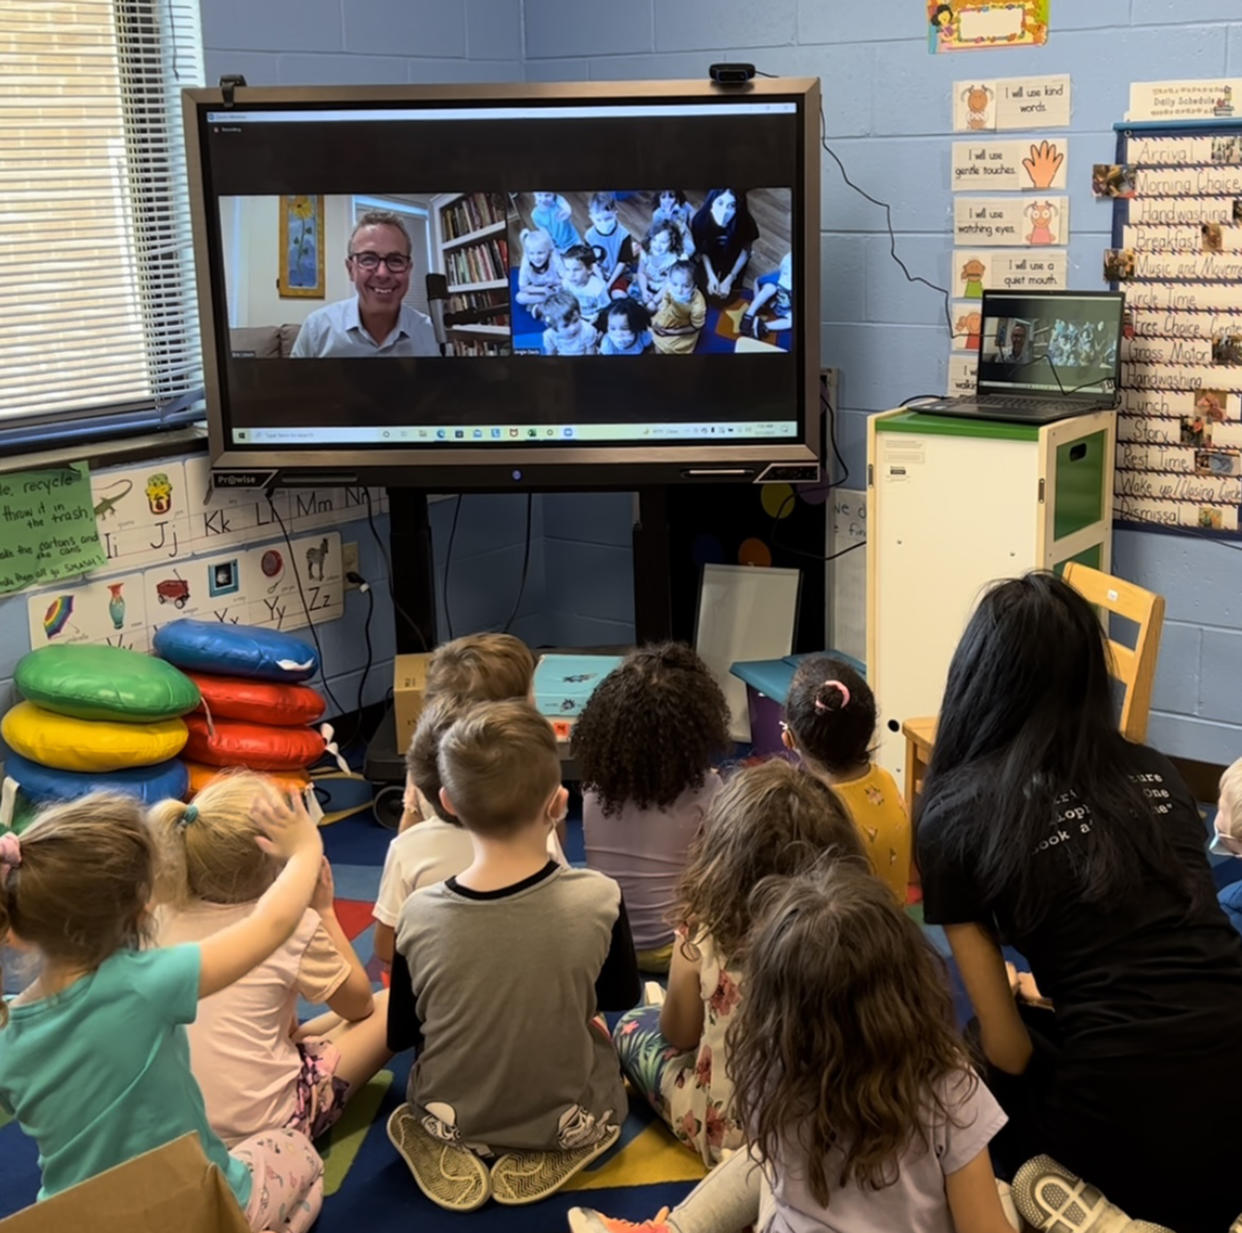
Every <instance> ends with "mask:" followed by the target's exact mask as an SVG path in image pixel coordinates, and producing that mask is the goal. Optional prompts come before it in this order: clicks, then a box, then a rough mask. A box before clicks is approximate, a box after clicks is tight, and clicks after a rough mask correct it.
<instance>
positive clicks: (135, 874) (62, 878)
mask: <svg viewBox="0 0 1242 1233" xmlns="http://www.w3.org/2000/svg"><path fill="white" fill-rule="evenodd" d="M252 808H253V816H254V819H255V822H256V823H257V830H256V832H255V834H256V836H257V838H255V839H252V841H251V842H252V843H255V844H257V845H258V846H257V847H256V848H255V849H254V858H255V860H256V861H257V860H258V859H259V858H260V856H261V855H262V853H266V854H267V855H269V856H273V857H276V858H278V859H280V860H283V862H284V864H283V867H282V868H281V870H280V873H279V874H278V876H277V877H276V880H275V881H274V882H273V883H272V884H271V886H270V887H269V888H268V889H267V891H266V892H265V893H264V894H263V896H262V897H261V898H260V899H259V901H258V902H257V903H256V904H254V905H253V907H252V909H251V911H250V913H249V914H248V915H247V916H245V917H243V918H242V919H240V920H238V921H236V922H234V923H233V924H232V925H230V926H228V928H226V929H222V930H221V931H220V932H219V933H216V934H213V935H212V936H211V937H209V938H207V939H206V940H205V941H203V942H201V943H199V944H197V945H188V946H175V947H173V948H171V949H169V950H144V949H143V945H144V943H145V942H146V941H147V938H148V936H149V934H150V928H151V918H150V910H149V905H150V903H151V901H152V897H153V896H154V894H155V880H156V870H157V868H158V856H157V852H156V845H155V841H154V838H153V836H152V834H151V829H150V825H149V824H148V822H147V819H146V817H145V816H144V814H143V809H142V805H141V804H140V803H139V802H138V801H137V800H136V799H135V798H134V797H130V796H121V795H118V794H113V793H104V792H96V793H92V794H91V795H89V796H84V797H81V798H80V799H78V800H76V801H73V802H72V803H71V804H65V805H57V806H55V807H53V808H51V809H48V810H47V811H46V812H44V813H43V814H41V815H40V816H39V818H37V819H36V820H35V821H34V822H33V823H32V824H31V825H30V826H29V827H28V828H27V830H26V831H25V833H24V834H23V835H22V836H21V838H20V839H19V838H18V836H17V835H15V834H12V833H9V834H5V835H4V836H0V936H4V937H5V940H6V941H7V943H8V944H9V945H10V946H12V947H14V948H16V949H17V950H19V951H22V952H26V953H28V954H29V955H30V956H31V957H32V958H37V959H38V962H39V968H38V976H37V977H36V978H35V980H34V981H33V982H32V983H31V984H30V985H28V986H27V987H26V988H25V989H24V990H23V991H22V992H21V993H20V994H18V996H17V997H16V998H14V999H13V1001H12V1002H11V1003H10V1004H9V1005H8V1006H4V1005H3V1003H0V1024H3V1028H2V1029H0V1108H3V1109H4V1110H5V1111H6V1112H7V1113H9V1114H11V1115H13V1116H15V1117H16V1118H17V1121H18V1123H19V1124H20V1125H21V1128H22V1130H23V1131H24V1132H25V1133H26V1134H28V1135H29V1136H30V1137H31V1138H33V1139H35V1140H36V1142H37V1143H38V1145H39V1163H40V1167H41V1169H42V1172H43V1185H42V1188H41V1189H40V1191H39V1197H40V1198H48V1197H49V1196H51V1195H54V1194H57V1193H59V1192H60V1191H62V1190H66V1189H68V1188H69V1187H70V1186H73V1185H76V1184H77V1183H78V1182H83V1181H86V1179H87V1178H90V1177H95V1176H96V1175H97V1174H100V1173H103V1172H104V1171H105V1170H107V1169H111V1168H112V1167H113V1166H114V1165H119V1164H123V1163H124V1162H125V1161H127V1160H131V1159H132V1158H133V1157H135V1156H139V1155H141V1154H142V1153H143V1152H148V1151H151V1150H152V1149H154V1148H157V1147H162V1146H163V1145H164V1144H166V1143H171V1142H172V1141H173V1140H174V1139H177V1138H180V1137H181V1136H182V1135H184V1134H194V1135H197V1136H198V1140H199V1142H200V1143H201V1145H202V1147H203V1151H204V1152H205V1153H206V1155H207V1158H208V1160H210V1161H211V1162H212V1164H214V1165H215V1166H216V1167H217V1168H218V1169H219V1170H220V1172H221V1173H222V1174H223V1175H224V1179H225V1181H226V1182H227V1183H228V1186H229V1188H230V1189H231V1190H232V1192H233V1195H234V1197H235V1198H236V1199H237V1202H238V1204H239V1205H240V1206H241V1208H242V1210H243V1211H244V1212H245V1213H246V1219H247V1221H248V1223H249V1224H250V1227H251V1228H252V1229H255V1230H273V1231H274V1233H285V1231H288V1233H303V1230H306V1229H309V1228H310V1226H311V1225H312V1224H313V1223H314V1221H315V1218H316V1217H317V1216H318V1214H319V1208H320V1206H321V1204H322V1202H323V1177H322V1173H323V1162H322V1161H321V1160H320V1159H319V1156H318V1155H317V1154H316V1152H315V1149H314V1148H313V1147H312V1146H311V1142H310V1140H309V1139H308V1138H307V1137H306V1136H305V1135H303V1134H301V1133H300V1132H298V1131H294V1130H289V1129H285V1130H277V1129H271V1130H268V1131H266V1132H265V1133H262V1134H259V1135H256V1136H254V1137H253V1138H251V1139H247V1140H246V1141H245V1142H243V1143H239V1144H238V1145H237V1146H236V1147H235V1148H234V1149H233V1151H232V1152H231V1153H230V1152H229V1151H228V1149H226V1148H225V1146H224V1144H223V1143H222V1142H221V1141H220V1139H219V1137H218V1136H217V1135H216V1133H215V1131H213V1130H212V1129H211V1127H210V1126H209V1125H208V1123H207V1115H206V1113H205V1112H204V1109H203V1097H202V1093H201V1092H200V1091H199V1087H198V1084H197V1083H196V1082H195V1080H194V1076H193V1074H192V1073H191V1072H190V1054H189V1046H188V1044H187V1042H186V1035H185V1024H187V1023H193V1022H194V1019H195V1017H196V1016H197V1014H198V1011H199V1001H200V999H205V998H209V997H210V996H211V995H212V994H214V993H218V992H219V991H220V990H222V989H226V988H228V986H229V985H231V984H232V983H233V982H234V981H236V980H239V979H240V978H241V977H243V976H244V975H245V974H246V973H247V972H249V971H250V970H251V969H252V968H254V967H256V966H257V965H258V964H260V963H262V962H263V961H264V960H265V959H266V958H267V957H268V956H269V955H271V954H272V953H273V951H275V950H277V949H278V948H279V947H280V946H282V945H283V944H284V942H285V941H286V940H287V939H288V938H289V936H290V935H291V934H292V933H293V931H294V930H295V929H296V928H297V926H298V923H299V922H300V921H301V920H302V917H303V913H304V912H305V910H306V907H307V905H308V904H309V903H310V899H311V894H312V892H313V891H314V889H315V883H316V881H317V879H318V877H319V870H320V863H321V861H322V859H323V844H322V842H321V841H320V837H319V831H318V829H317V828H316V826H315V824H314V822H312V821H311V819H310V817H309V816H308V814H307V812H306V809H305V807H304V806H303V804H302V802H301V799H300V797H295V798H294V799H293V802H292V804H290V803H289V802H287V801H283V800H281V799H279V798H276V797H275V796H274V794H272V793H270V792H265V793H262V794H260V795H259V796H258V797H257V799H255V800H254V801H253V802H252Z"/></svg>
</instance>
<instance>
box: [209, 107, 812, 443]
mask: <svg viewBox="0 0 1242 1233" xmlns="http://www.w3.org/2000/svg"><path fill="white" fill-rule="evenodd" d="M203 136H204V143H205V147H206V157H207V159H208V161H209V164H210V174H209V176H208V177H206V178H207V179H208V180H209V182H210V185H211V188H212V191H213V193H214V198H215V216H216V220H217V225H218V235H217V236H216V237H214V239H215V243H214V252H213V279H214V285H215V297H214V298H215V309H216V314H217V322H216V326H217V328H216V339H217V348H218V351H220V352H221V353H222V361H223V362H222V366H221V367H222V375H223V382H222V385H223V393H224V401H225V403H226V406H227V412H228V415H229V417H230V419H231V421H232V423H233V424H235V425H246V424H263V423H268V422H271V420H272V418H273V416H274V415H276V414H277V413H278V407H280V406H285V405H287V404H288V403H290V402H296V403H297V405H298V406H299V408H300V418H301V420H302V421H303V422H305V423H308V424H316V423H317V424H334V423H340V422H344V423H349V422H351V420H358V419H365V420H366V421H368V422H375V421H376V420H377V417H378V418H379V419H385V418H387V419H388V420H391V422H393V423H406V422H410V421H411V416H412V414H413V415H415V416H416V418H417V419H418V421H419V422H422V421H424V420H425V421H426V422H429V423H438V422H443V423H454V422H470V421H472V420H478V419H480V418H483V413H484V412H485V411H486V412H487V413H488V414H489V415H490V416H491V417H492V418H495V417H494V412H495V409H496V405H497V401H498V400H503V402H504V404H505V409H506V411H507V413H508V414H507V415H506V417H505V418H512V419H515V420H517V421H519V422H525V421H527V420H529V421H530V422H534V423H538V422H542V421H545V420H546V421H553V420H558V419H567V418H572V419H574V420H583V421H591V420H595V421H598V422H601V423H605V422H614V421H618V420H623V419H626V418H630V419H633V418H635V417H638V418H641V419H642V420H670V421H671V420H686V419H693V418H697V417H702V416H703V415H704V407H707V408H710V410H711V412H712V414H713V418H715V419H719V420H722V421H727V420H729V419H736V420H753V419H755V418H756V417H757V416H765V415H767V416H773V417H776V418H780V419H793V418H799V417H798V416H797V415H796V414H795V410H796V408H797V404H798V401H799V398H800V388H799V387H800V372H799V363H798V354H799V351H800V342H799V339H800V337H801V329H802V328H803V324H804V323H803V321H802V320H801V307H802V300H803V295H804V290H805V289H804V288H803V287H802V286H801V285H800V284H801V282H802V265H801V261H802V255H801V254H800V253H799V252H798V251H797V248H798V245H797V243H796V239H795V237H796V236H798V235H799V234H800V227H801V215H800V211H801V208H802V203H801V201H800V200H799V192H798V190H797V189H796V188H795V185H798V184H800V182H801V181H800V173H801V167H800V158H799V149H800V146H799V143H800V140H801V122H800V119H799V117H798V116H797V115H796V114H794V113H793V112H792V111H785V112H783V113H780V114H771V115H758V116H753V117H751V116H747V117H746V118H739V117H737V116H723V115H722V116H717V115H714V114H710V113H709V114H698V115H688V116H680V115H667V116H654V117H650V116H649V117H644V118H642V119H637V120H629V121H624V122H623V121H620V120H617V119H612V118H600V117H594V116H586V117H584V118H577V119H573V120H563V119H555V120H544V119H533V120H529V121H522V122H518V123H513V122H506V123H503V124H502V123H499V122H498V123H489V122H488V121H487V120H486V119H485V118H481V119H479V120H477V121H476V120H470V121H466V122H458V123H456V124H449V123H447V122H443V123H442V122H439V121H415V122H392V121H388V122H381V121H375V120H365V121H364V120H359V121H356V122H342V121H340V120H335V121H333V122H327V123H315V122H313V121H305V122H301V123H270V122H269V123H251V122H250V121H249V120H247V119H246V118H245V117H243V118H241V119H240V120H239V121H238V122H237V123H236V124H230V123H223V122H219V123H216V122H212V123H206V122H205V131H204V134H203ZM450 136H451V138H452V141H451V142H446V139H447V138H449V137H450ZM379 148H382V149H384V150H385V151H386V157H385V158H384V159H382V160H380V159H376V158H375V157H374V154H375V150H376V149H379ZM536 154H537V155H538V157H535V155H536ZM424 165H427V166H433V167H434V168H435V179H436V186H432V187H422V186H421V185H418V184H416V183H415V184H411V183H409V181H417V180H418V179H420V178H421V175H420V173H419V172H418V170H417V169H419V168H421V167H422V166H424ZM532 166H540V167H543V168H545V169H549V170H547V174H546V179H545V183H551V184H552V185H553V187H550V188H549V187H543V188H540V187H536V186H533V185H531V183H530V181H531V175H530V171H529V168H530V167H532ZM558 167H559V172H558ZM396 168H400V169H403V170H401V171H400V172H398V171H396V170H394V169H396ZM411 169H414V170H411ZM726 170H727V171H728V172H729V173H731V174H732V176H733V178H732V179H731V180H726V179H725V178H724V175H725V172H726ZM661 172H662V173H664V175H665V178H664V179H660V178H658V176H659V174H660V173H661ZM674 174H675V175H676V176H677V177H678V178H677V179H675V180H674V179H669V178H668V177H670V176H673V175H674ZM398 175H399V176H400V179H401V180H403V181H406V182H405V183H401V182H394V181H395V177H397V176H398ZM692 177H693V178H692ZM480 183H482V184H484V185H489V186H488V187H475V188H472V187H470V186H471V185H472V184H475V185H477V184H480ZM498 184H499V185H503V187H492V185H498ZM660 184H674V185H676V186H677V187H666V188H660V187H658V186H659V185H660ZM439 185H444V186H445V187H443V188H441V187H438V186H439ZM636 185H637V186H636ZM601 186H602V187H601ZM307 190H315V191H307ZM725 357H727V358H725ZM605 359H608V360H616V361H618V363H617V364H613V363H609V364H605V363H604V362H603V361H604V360H605ZM620 361H629V363H624V364H622V363H620Z"/></svg>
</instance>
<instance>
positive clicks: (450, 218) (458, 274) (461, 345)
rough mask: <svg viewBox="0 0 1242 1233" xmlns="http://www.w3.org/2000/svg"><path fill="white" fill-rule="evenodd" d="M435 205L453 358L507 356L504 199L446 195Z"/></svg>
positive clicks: (484, 195)
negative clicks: (454, 320)
mask: <svg viewBox="0 0 1242 1233" xmlns="http://www.w3.org/2000/svg"><path fill="white" fill-rule="evenodd" d="M434 205H435V232H436V236H435V238H436V244H437V246H438V250H439V258H440V268H441V270H442V272H443V273H444V276H445V279H446V280H447V282H448V300H447V302H446V303H445V305H444V311H445V314H446V316H461V315H463V314H464V315H466V316H468V317H470V318H471V319H470V320H466V321H458V322H457V323H455V324H453V325H449V326H447V327H446V331H447V334H448V348H449V353H450V354H452V355H506V354H508V352H509V349H510V342H509V326H510V317H509V311H510V310H509V243H508V235H507V223H506V221H505V220H506V203H505V198H504V194H503V193H446V194H444V195H442V196H440V197H437V198H436V199H435V202H434Z"/></svg>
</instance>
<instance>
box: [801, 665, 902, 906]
mask: <svg viewBox="0 0 1242 1233" xmlns="http://www.w3.org/2000/svg"><path fill="white" fill-rule="evenodd" d="M874 735H875V695H874V694H872V692H871V689H870V687H869V686H868V685H867V682H866V681H864V680H863V678H862V677H861V676H860V675H859V673H857V672H855V671H854V669H853V668H851V667H850V666H849V664H847V663H845V662H844V661H843V660H840V659H837V658H836V657H835V656H832V655H815V656H812V657H811V658H810V659H804V660H803V661H802V662H801V663H800V664H799V665H798V670H797V671H796V672H795V673H794V678H793V682H792V684H791V685H790V687H789V697H788V699H787V700H786V702H785V730H784V736H783V739H784V742H785V746H786V748H788V749H790V750H792V751H795V752H796V753H798V754H800V755H801V757H802V760H803V762H805V763H806V766H807V769H808V770H809V771H810V772H811V773H812V774H813V775H816V776H818V777H819V778H820V779H822V780H823V781H824V782H825V783H827V784H830V785H831V786H832V788H833V789H834V790H835V791H836V793H837V795H838V796H839V797H840V798H841V799H842V800H843V801H844V802H845V804H846V806H847V807H848V809H849V811H850V815H851V816H852V817H853V819H854V825H855V826H856V827H858V833H859V835H860V836H861V837H862V841H863V847H864V848H866V850H867V855H868V856H869V857H870V858H871V867H872V869H874V870H875V872H876V874H877V875H878V876H879V877H880V879H881V880H882V881H883V882H885V883H886V884H887V885H888V887H889V889H890V890H891V891H892V892H893V898H894V899H895V900H896V901H897V902H898V903H899V904H904V903H905V902H906V895H907V891H908V888H909V883H910V848H911V841H910V819H909V818H907V817H906V807H905V803H904V801H903V800H902V797H901V793H900V792H898V790H897V785H896V784H895V783H894V782H893V777H892V776H891V775H890V774H889V773H888V772H887V771H886V770H885V769H884V768H883V767H881V766H877V765H876V764H875V763H874V762H872V761H871V753H870V745H871V740H872V737H874Z"/></svg>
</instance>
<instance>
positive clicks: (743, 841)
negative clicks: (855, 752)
mask: <svg viewBox="0 0 1242 1233" xmlns="http://www.w3.org/2000/svg"><path fill="white" fill-rule="evenodd" d="M829 850H832V851H834V852H836V853H837V854H838V855H842V856H856V857H858V858H859V859H861V858H862V847H861V845H860V844H859V842H858V836H857V834H856V832H855V831H854V827H853V825H852V824H851V822H850V817H849V814H848V813H847V812H846V810H845V807H844V805H842V804H841V802H840V801H839V800H837V798H836V796H835V795H834V794H833V792H832V790H831V789H830V788H829V787H828V786H827V785H826V784H824V783H821V782H820V781H819V780H818V779H816V778H814V777H813V776H811V775H808V774H807V773H806V772H805V771H803V770H801V769H799V768H798V767H795V766H792V765H790V763H788V762H785V761H783V760H782V759H779V758H775V759H773V760H771V761H770V762H765V763H761V764H760V765H758V766H749V767H746V768H745V769H744V770H741V771H738V772H737V774H736V775H734V776H733V777H732V778H731V779H730V780H729V781H728V782H727V783H726V784H725V785H724V787H723V788H721V790H720V791H719V792H718V793H717V794H716V798H715V800H714V801H713V802H712V805H711V808H710V809H709V810H708V814H707V820H706V822H705V823H704V827H703V831H702V834H701V835H700V836H699V838H698V840H697V841H696V842H695V845H694V847H693V848H692V849H691V854H690V863H689V864H688V865H687V866H686V872H685V874H684V875H683V876H682V880H681V886H680V888H679V891H680V902H679V903H678V905H677V913H676V916H675V919H676V920H677V921H678V922H679V924H678V938H679V941H677V942H675V943H674V944H673V962H672V966H671V967H670V969H669V975H668V995H667V997H666V998H665V1001H664V1005H663V1006H662V1007H660V1008H659V1009H657V1008H655V1007H650V1006H644V1007H641V1008H639V1009H638V1010H636V1011H633V1012H631V1013H630V1014H628V1015H622V1017H621V1018H620V1020H619V1021H618V1022H617V1025H616V1027H615V1028H614V1029H613V1033H612V1038H613V1042H614V1043H615V1044H616V1046H617V1052H618V1053H619V1054H620V1056H621V1066H622V1068H623V1069H624V1071H625V1073H626V1075H628V1076H629V1079H630V1082H631V1083H633V1084H634V1086H635V1088H636V1089H637V1090H638V1091H639V1092H641V1093H642V1094H643V1095H644V1096H646V1097H647V1099H648V1100H649V1101H650V1102H651V1104H652V1105H653V1106H654V1107H655V1109H656V1111H657V1112H658V1113H659V1114H660V1116H661V1117H662V1118H663V1119H664V1120H665V1121H666V1122H667V1123H668V1124H669V1126H671V1127H672V1130H673V1133H674V1134H675V1135H676V1136H677V1138H678V1139H679V1140H680V1141H681V1142H682V1143H684V1144H685V1145H686V1146H687V1147H688V1148H691V1149H692V1150H693V1151H695V1152H697V1153H698V1154H699V1155H700V1156H701V1157H702V1158H703V1162H704V1163H705V1164H708V1165H713V1164H717V1163H719V1161H720V1160H721V1159H722V1158H723V1156H724V1155H725V1154H726V1153H728V1152H730V1151H734V1150H736V1149H737V1148H739V1147H741V1146H742V1144H743V1141H744V1139H745V1136H744V1134H743V1131H742V1123H741V1122H740V1121H739V1119H738V1116H737V1113H736V1111H735V1109H734V1105H733V1081H732V1079H731V1078H730V1072H729V1064H728V1046H727V1045H726V1041H725V1033H726V1029H727V1028H728V1026H729V1023H730V1022H731V1021H732V1019H733V1016H734V1014H735V1013H736V1011H737V1008H738V1006H739V1005H741V1004H743V1003H744V1001H745V999H746V998H747V997H749V996H750V994H749V990H748V989H747V988H746V987H745V985H744V982H743V979H742V972H741V969H742V962H743V960H744V959H745V957H746V954H747V951H748V941H749V934H750V927H751V914H750V904H749V900H748V896H749V894H750V892H751V891H752V890H753V889H754V887H755V886H756V885H757V884H758V883H759V882H760V881H761V880H762V879H764V878H768V877H784V878H787V877H791V876H792V875H793V874H795V873H799V872H801V871H802V870H804V869H806V868H807V867H808V866H809V865H810V863H811V862H813V861H815V860H816V859H818V858H819V857H821V856H822V855H823V854H824V853H825V852H827V851H829Z"/></svg>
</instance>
